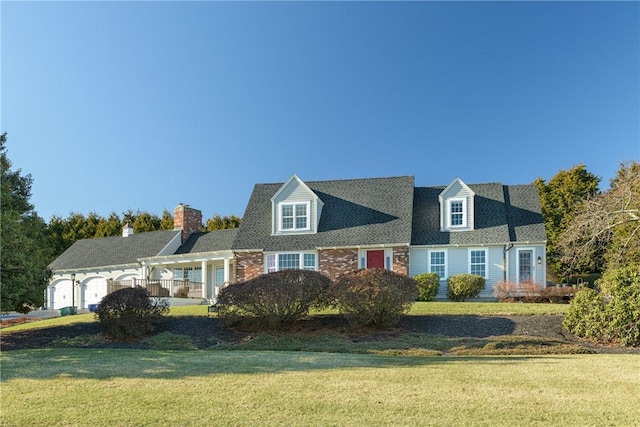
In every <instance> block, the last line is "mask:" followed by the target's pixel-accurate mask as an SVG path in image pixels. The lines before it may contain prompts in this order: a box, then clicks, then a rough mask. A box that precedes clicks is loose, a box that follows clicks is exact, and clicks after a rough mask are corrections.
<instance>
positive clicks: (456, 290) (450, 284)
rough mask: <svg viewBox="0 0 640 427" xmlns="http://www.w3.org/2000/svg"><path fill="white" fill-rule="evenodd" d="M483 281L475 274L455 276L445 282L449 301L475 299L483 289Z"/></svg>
mask: <svg viewBox="0 0 640 427" xmlns="http://www.w3.org/2000/svg"><path fill="white" fill-rule="evenodd" d="M484 285H485V279H484V277H482V276H478V275H477V274H466V273H465V274H456V275H454V276H451V277H449V280H447V297H448V298H449V299H450V300H451V301H464V300H466V299H467V298H475V297H477V296H478V295H480V291H482V290H483V289H484Z"/></svg>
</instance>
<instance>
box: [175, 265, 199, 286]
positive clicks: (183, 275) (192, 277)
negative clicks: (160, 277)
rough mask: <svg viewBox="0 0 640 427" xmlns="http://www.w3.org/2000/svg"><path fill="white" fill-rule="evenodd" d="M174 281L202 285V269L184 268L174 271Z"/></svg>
mask: <svg viewBox="0 0 640 427" xmlns="http://www.w3.org/2000/svg"><path fill="white" fill-rule="evenodd" d="M173 278H174V280H186V281H188V282H196V283H202V268H201V267H184V268H174V269H173Z"/></svg>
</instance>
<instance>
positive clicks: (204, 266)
mask: <svg viewBox="0 0 640 427" xmlns="http://www.w3.org/2000/svg"><path fill="white" fill-rule="evenodd" d="M207 279H208V278H207V261H202V298H204V299H206V298H207V281H208V280H207Z"/></svg>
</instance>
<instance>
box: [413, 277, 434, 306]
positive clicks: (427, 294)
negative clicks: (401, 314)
mask: <svg viewBox="0 0 640 427" xmlns="http://www.w3.org/2000/svg"><path fill="white" fill-rule="evenodd" d="M413 279H414V280H415V281H416V283H417V284H418V301H433V300H435V299H436V295H438V288H440V276H439V275H438V273H422V274H418V275H417V276H415V277H414V278H413Z"/></svg>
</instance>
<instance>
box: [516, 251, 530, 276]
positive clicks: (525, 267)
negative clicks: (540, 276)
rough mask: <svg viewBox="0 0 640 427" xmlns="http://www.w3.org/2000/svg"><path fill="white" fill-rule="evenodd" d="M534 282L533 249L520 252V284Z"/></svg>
mask: <svg viewBox="0 0 640 427" xmlns="http://www.w3.org/2000/svg"><path fill="white" fill-rule="evenodd" d="M522 282H533V249H519V250H518V283H522Z"/></svg>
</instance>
